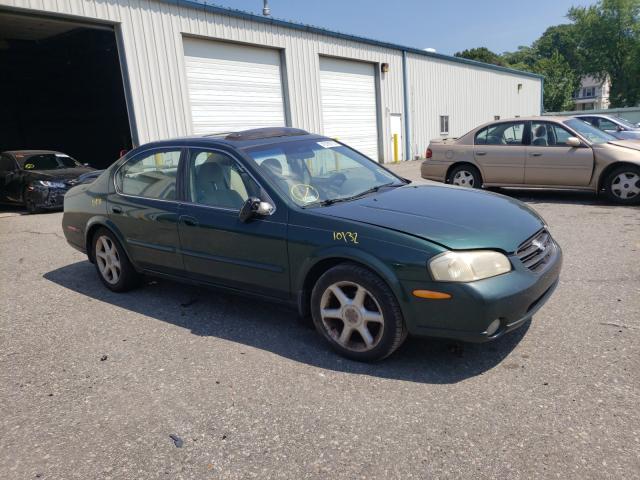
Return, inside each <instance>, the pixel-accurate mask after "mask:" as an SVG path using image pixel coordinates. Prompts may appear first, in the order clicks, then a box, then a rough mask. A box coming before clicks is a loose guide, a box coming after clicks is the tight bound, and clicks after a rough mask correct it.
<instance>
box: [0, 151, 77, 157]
mask: <svg viewBox="0 0 640 480" xmlns="http://www.w3.org/2000/svg"><path fill="white" fill-rule="evenodd" d="M0 153H4V154H6V155H12V156H14V157H27V156H31V155H44V154H47V153H53V154H56V153H57V154H58V155H66V153H62V152H57V151H55V150H7V151H5V152H0Z"/></svg>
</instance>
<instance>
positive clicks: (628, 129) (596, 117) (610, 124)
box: [575, 113, 640, 140]
mask: <svg viewBox="0 0 640 480" xmlns="http://www.w3.org/2000/svg"><path fill="white" fill-rule="evenodd" d="M575 117H576V118H579V119H580V120H584V121H585V122H587V123H590V124H591V125H593V126H594V127H596V128H599V129H600V130H602V131H605V132H607V133H608V134H609V135H613V136H614V137H616V138H618V139H620V140H640V125H636V124H634V123H632V122H630V121H629V120H627V119H625V118H622V117H618V116H616V115H600V114H595V113H594V114H590V115H576V116H575Z"/></svg>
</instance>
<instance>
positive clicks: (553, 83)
mask: <svg viewBox="0 0 640 480" xmlns="http://www.w3.org/2000/svg"><path fill="white" fill-rule="evenodd" d="M532 70H533V71H534V72H535V73H538V74H540V75H543V76H544V110H545V111H547V112H558V111H563V110H571V109H572V108H573V105H574V102H573V98H572V95H573V92H574V91H575V89H576V84H577V82H578V77H577V75H576V73H575V72H574V71H573V70H572V69H571V66H570V65H569V62H567V60H566V59H565V58H564V57H563V56H562V55H561V54H560V53H559V52H558V51H557V50H556V51H554V52H553V53H552V54H551V57H550V58H540V59H538V60H537V61H536V63H535V64H534V65H533V68H532Z"/></svg>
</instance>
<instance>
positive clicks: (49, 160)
mask: <svg viewBox="0 0 640 480" xmlns="http://www.w3.org/2000/svg"><path fill="white" fill-rule="evenodd" d="M19 160H20V161H21V162H22V168H24V169H25V170H57V169H59V168H76V167H79V166H80V164H78V162H76V161H75V160H74V159H73V158H71V157H69V156H68V155H64V154H61V153H41V154H38V155H30V156H28V157H25V158H22V159H20V158H19Z"/></svg>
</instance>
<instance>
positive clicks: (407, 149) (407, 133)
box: [402, 50, 413, 160]
mask: <svg viewBox="0 0 640 480" xmlns="http://www.w3.org/2000/svg"><path fill="white" fill-rule="evenodd" d="M402 84H403V91H404V156H405V160H411V159H412V158H413V157H412V155H411V122H410V119H409V76H408V74H407V51H406V50H403V51H402Z"/></svg>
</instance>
